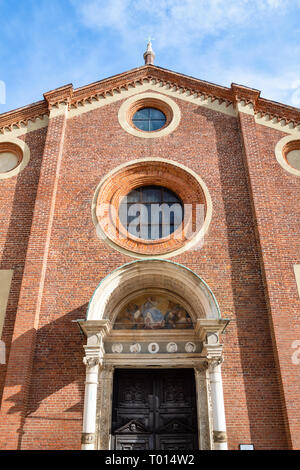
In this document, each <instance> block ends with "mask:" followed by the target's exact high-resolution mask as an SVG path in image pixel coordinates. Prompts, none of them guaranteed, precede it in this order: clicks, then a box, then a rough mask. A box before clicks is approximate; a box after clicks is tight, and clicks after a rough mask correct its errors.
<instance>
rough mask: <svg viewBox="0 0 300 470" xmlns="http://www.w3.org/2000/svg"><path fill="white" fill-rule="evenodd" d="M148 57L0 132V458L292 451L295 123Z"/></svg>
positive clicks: (50, 96)
mask: <svg viewBox="0 0 300 470" xmlns="http://www.w3.org/2000/svg"><path fill="white" fill-rule="evenodd" d="M144 58H145V65H143V66H141V67H138V68H136V69H133V70H130V71H128V72H124V73H121V74H120V75H117V76H114V77H111V78H108V79H105V80H101V81H99V82H95V83H92V84H90V85H87V86H84V87H82V88H78V89H73V86H72V85H66V86H63V87H61V88H58V89H55V90H52V91H50V92H47V93H45V94H44V99H43V100H42V101H39V102H37V103H33V104H31V105H29V106H26V107H24V108H20V109H17V110H14V111H10V112H8V113H5V114H2V115H0V187H1V191H0V207H1V211H0V219H1V230H0V250H1V251H0V256H1V265H0V333H1V343H0V345H1V354H0V358H1V361H0V362H1V364H0V403H1V415H0V448H1V449H52V450H54V449H55V450H59V449H80V448H82V449H129V450H130V449H131V450H135V449H146V450H147V449H148V450H152V449H156V450H164V449H165V450H168V449H169V450H189V449H201V450H202V449H203V450H206V449H211V450H214V449H221V450H225V449H232V450H238V449H239V448H241V446H243V445H247V446H250V447H252V446H253V448H254V449H299V448H300V429H299V426H300V424H299V423H300V409H299V384H300V378H299V377H300V376H299V368H300V333H299V306H300V302H299V295H300V237H299V226H300V204H299V200H300V184H299V183H300V110H299V109H296V108H292V107H290V106H286V105H283V104H280V103H276V102H272V101H270V100H267V99H264V98H262V97H261V96H260V92H259V91H258V90H255V89H250V88H247V87H244V86H242V85H237V84H232V85H231V88H226V87H222V86H218V85H214V84H211V83H207V82H204V81H201V80H199V79H195V78H192V77H188V76H186V75H183V74H180V73H176V72H173V71H170V70H166V69H163V68H160V67H158V66H156V65H154V64H153V60H154V53H153V51H152V49H151V44H148V49H147V51H146V53H145V55H144Z"/></svg>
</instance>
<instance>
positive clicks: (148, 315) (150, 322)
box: [141, 297, 165, 329]
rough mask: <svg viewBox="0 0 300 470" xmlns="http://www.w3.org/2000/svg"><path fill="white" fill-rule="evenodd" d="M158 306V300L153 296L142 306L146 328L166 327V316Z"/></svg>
mask: <svg viewBox="0 0 300 470" xmlns="http://www.w3.org/2000/svg"><path fill="white" fill-rule="evenodd" d="M156 306H157V301H156V300H155V299H154V298H153V297H149V298H148V299H147V300H146V302H145V303H144V305H143V306H142V308H141V312H142V315H143V318H144V325H145V329H157V328H164V327H165V319H164V316H163V314H162V313H161V311H160V310H159V309H158V308H156Z"/></svg>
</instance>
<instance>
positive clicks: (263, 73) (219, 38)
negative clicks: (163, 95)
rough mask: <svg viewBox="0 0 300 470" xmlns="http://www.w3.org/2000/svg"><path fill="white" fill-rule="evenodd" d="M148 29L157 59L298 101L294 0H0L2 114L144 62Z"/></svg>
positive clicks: (298, 1) (297, 0) (299, 14)
mask: <svg viewBox="0 0 300 470" xmlns="http://www.w3.org/2000/svg"><path fill="white" fill-rule="evenodd" d="M149 35H151V36H152V37H153V38H154V40H153V49H154V50H155V52H156V60H155V63H156V65H159V66H161V67H165V68H168V69H171V70H174V71H176V72H181V73H184V74H187V75H192V76H194V77H196V78H200V79H203V80H207V81H210V82H213V83H217V84H220V85H224V86H230V84H231V82H235V83H240V84H242V85H246V86H250V87H253V88H257V89H259V90H261V95H262V96H264V97H265V98H269V99H273V100H275V101H280V102H283V103H286V104H290V105H292V106H296V107H300V61H299V57H300V41H299V38H300V0H135V1H133V0H48V1H46V0H0V81H2V88H3V82H4V83H5V87H6V100H5V101H6V102H5V103H4V104H1V93H0V113H3V112H5V111H8V110H10V109H14V108H17V107H20V106H24V105H26V104H29V103H32V102H34V101H38V100H40V99H42V95H43V93H44V92H45V91H49V90H51V89H54V88H57V87H59V86H62V85H65V84H67V83H73V85H74V87H75V88H77V87H79V86H83V85H86V84H88V83H91V82H94V81H97V80H101V79H103V78H106V77H109V76H111V75H114V74H117V73H121V72H123V71H126V70H129V69H131V68H134V67H138V66H140V65H143V57H142V55H143V52H144V50H145V48H146V42H147V41H146V39H147V37H148V36H149ZM0 85H1V82H0ZM0 92H1V86H0ZM2 101H4V100H3V99H2Z"/></svg>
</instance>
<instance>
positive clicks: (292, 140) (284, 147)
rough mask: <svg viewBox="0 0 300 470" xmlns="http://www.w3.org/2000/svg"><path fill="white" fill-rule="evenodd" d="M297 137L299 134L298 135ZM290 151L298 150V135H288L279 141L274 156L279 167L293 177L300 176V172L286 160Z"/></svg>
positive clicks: (299, 140)
mask: <svg viewBox="0 0 300 470" xmlns="http://www.w3.org/2000/svg"><path fill="white" fill-rule="evenodd" d="M298 135H299V133H298ZM292 150H300V135H299V137H298V138H297V137H296V136H295V135H288V136H285V137H283V138H282V139H280V140H279V141H278V142H277V144H276V147H275V155H276V159H277V161H278V163H279V165H281V166H282V168H283V169H284V170H286V171H288V172H289V173H291V174H292V175H294V176H300V170H298V169H297V168H294V167H293V166H292V165H291V164H290V163H289V162H288V160H287V155H288V153H289V152H291V151H292Z"/></svg>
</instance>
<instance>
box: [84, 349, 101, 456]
mask: <svg viewBox="0 0 300 470" xmlns="http://www.w3.org/2000/svg"><path fill="white" fill-rule="evenodd" d="M83 362H84V364H85V365H86V381H85V395H84V409H83V427H82V439H81V444H82V446H81V449H82V450H94V448H95V435H96V434H95V431H96V410H97V389H98V371H99V358H98V357H85V358H84V359H83Z"/></svg>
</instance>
